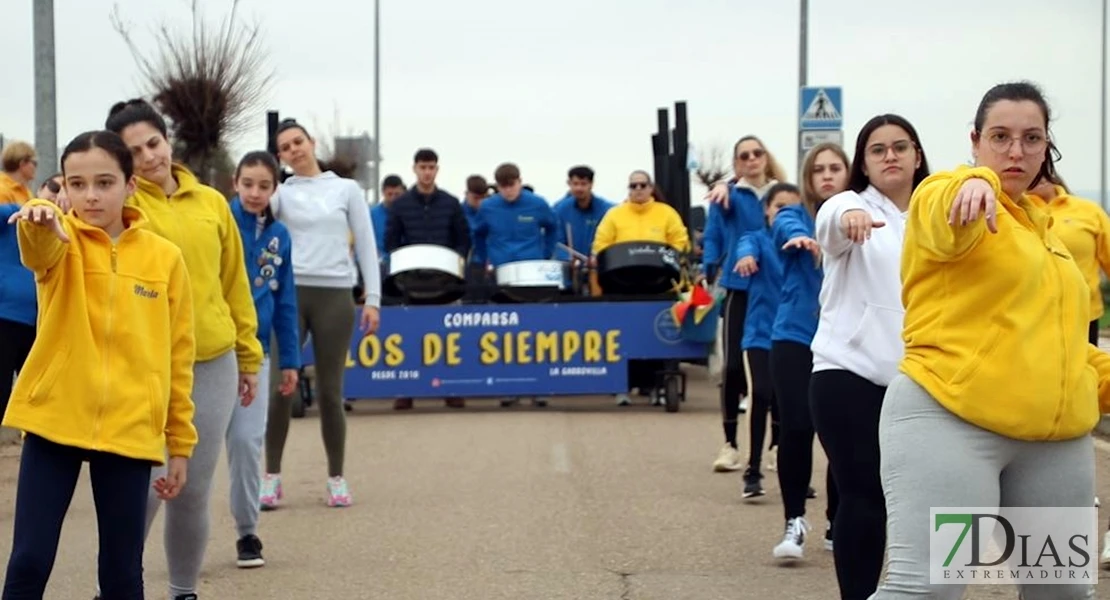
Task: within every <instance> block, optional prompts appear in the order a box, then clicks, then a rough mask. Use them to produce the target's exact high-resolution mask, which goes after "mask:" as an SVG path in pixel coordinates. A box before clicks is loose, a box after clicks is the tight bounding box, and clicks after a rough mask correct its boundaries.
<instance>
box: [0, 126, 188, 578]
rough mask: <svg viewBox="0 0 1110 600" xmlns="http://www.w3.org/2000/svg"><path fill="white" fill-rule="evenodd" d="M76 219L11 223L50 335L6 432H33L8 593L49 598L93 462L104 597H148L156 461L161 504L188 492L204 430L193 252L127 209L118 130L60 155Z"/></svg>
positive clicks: (26, 210)
mask: <svg viewBox="0 0 1110 600" xmlns="http://www.w3.org/2000/svg"><path fill="white" fill-rule="evenodd" d="M61 162H62V169H63V172H64V174H65V181H66V184H65V185H66V188H68V194H69V197H70V198H71V199H72V201H73V212H71V213H70V214H68V215H64V216H63V214H62V211H61V210H60V209H59V208H58V207H57V206H55V205H54V204H52V203H50V202H48V201H46V200H32V201H30V202H29V203H27V204H26V205H25V206H23V207H22V208H21V209H20V211H19V212H18V213H16V214H14V215H12V217H11V219H10V221H11V222H13V223H14V222H18V228H19V230H18V235H19V249H20V253H21V256H22V258H23V263H24V264H25V265H27V268H29V269H31V270H32V271H34V273H35V277H36V279H37V281H38V292H39V307H40V310H39V331H38V337H37V338H36V340H35V343H34V346H33V347H32V348H31V353H30V355H29V356H28V358H27V363H26V365H25V366H24V369H23V371H22V372H21V373H20V376H19V381H18V382H17V383H16V386H15V390H14V391H13V392H12V398H11V403H10V404H9V405H8V411H7V415H6V417H5V418H4V425H6V426H8V427H12V428H15V429H20V430H22V431H24V432H25V433H26V440H25V441H24V444H23V454H22V457H21V458H20V468H19V484H18V485H19V488H18V492H17V493H16V505H15V535H14V541H13V544H12V553H11V558H10V559H9V562H8V570H7V577H6V578H5V580H4V593H3V597H4V598H42V597H43V593H44V592H45V590H46V583H47V579H49V576H50V571H51V568H52V566H53V564H54V556H55V554H56V553H57V550H58V538H59V536H60V534H61V529H62V521H63V519H64V517H65V514H66V512H67V510H68V508H69V504H70V500H71V499H72V497H73V490H74V487H75V486H76V485H77V477H78V475H79V474H80V473H81V465H82V463H85V462H88V463H89V474H90V477H91V479H92V490H93V498H94V500H95V501H96V517H97V521H98V522H100V523H101V524H110V525H108V526H102V527H100V550H101V553H100V559H99V560H100V566H99V573H100V578H101V579H100V583H101V586H102V588H103V590H104V596H105V597H106V598H142V597H143V573H142V568H143V538H144V537H145V531H146V519H145V518H144V514H145V512H146V503H147V495H148V490H149V489H150V488H151V484H150V478H151V465H161V464H163V463H164V462H165V461H166V454H167V452H168V454H169V457H170V458H169V468H168V471H167V474H166V476H164V477H160V478H157V479H156V480H155V481H154V485H153V489H154V493H155V494H157V495H158V497H160V498H163V499H167V500H168V499H171V498H174V497H176V496H177V495H178V493H179V492H180V491H181V490H182V489H183V486H184V485H185V472H186V462H187V460H188V458H189V456H190V455H191V454H192V452H193V447H194V446H195V445H196V443H197V432H196V429H194V427H193V424H192V419H193V403H192V401H191V400H190V397H189V393H190V388H192V385H193V356H194V352H195V347H194V342H193V304H192V296H191V291H190V287H189V277H188V274H187V272H186V269H185V261H184V260H183V259H182V257H181V252H180V251H179V250H178V249H177V248H176V247H175V246H174V245H173V244H171V243H170V242H167V241H166V240H164V239H162V238H161V237H160V236H158V235H156V234H154V233H153V232H151V231H149V230H147V229H146V220H145V219H144V217H143V214H142V212H140V211H138V210H136V209H134V208H131V207H125V206H124V201H125V200H126V199H127V196H128V195H130V194H131V192H132V190H133V189H134V185H135V184H134V179H133V178H132V161H131V153H130V151H129V150H128V149H127V147H126V146H124V144H123V141H122V140H121V139H120V138H119V136H117V135H115V134H114V133H111V132H107V131H93V132H88V133H83V134H81V135H79V136H77V138H75V139H74V140H73V141H72V142H70V143H69V145H68V146H67V147H66V149H65V151H64V152H63V153H62V161H61Z"/></svg>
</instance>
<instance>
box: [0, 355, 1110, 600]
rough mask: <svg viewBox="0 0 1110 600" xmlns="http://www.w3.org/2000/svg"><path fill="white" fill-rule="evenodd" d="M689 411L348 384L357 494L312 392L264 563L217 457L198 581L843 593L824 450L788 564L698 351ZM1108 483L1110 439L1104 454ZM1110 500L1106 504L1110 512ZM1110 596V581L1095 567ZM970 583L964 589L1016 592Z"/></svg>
mask: <svg viewBox="0 0 1110 600" xmlns="http://www.w3.org/2000/svg"><path fill="white" fill-rule="evenodd" d="M690 385H691V389H690V400H689V402H688V403H687V404H686V405H685V406H684V407H683V410H682V412H680V413H678V414H666V413H664V412H663V411H662V409H660V408H651V407H648V406H646V405H645V404H644V403H643V402H642V401H641V403H640V404H639V405H635V406H632V407H629V408H618V407H616V406H614V405H613V404H612V401H611V399H609V398H578V399H562V400H558V399H557V400H556V401H554V402H553V403H552V405H551V406H550V407H548V408H546V409H536V408H532V407H529V406H523V407H517V408H513V409H501V408H499V407H497V406H496V403H495V402H493V401H484V402H483V401H479V402H472V403H471V404H470V406H468V407H467V408H466V409H465V410H461V411H460V410H448V409H445V408H443V406H442V402H431V401H428V402H417V407H416V409H415V410H413V411H409V412H405V413H395V412H393V411H392V410H389V405H388V403H379V402H362V403H356V408H355V411H354V412H353V413H350V414H349V416H350V421H349V433H348V455H347V456H348V458H347V465H348V467H347V474H346V475H347V477H348V479H349V481H350V484H351V490H352V492H353V494H354V499H355V506H353V507H351V508H349V509H329V508H326V507H325V506H324V503H323V501H324V480H325V477H326V472H325V468H324V464H325V463H324V455H323V448H322V445H321V442H320V437H319V424H318V421H317V418H316V415H315V411H314V410H310V412H309V414H308V417H307V418H305V419H302V420H297V421H295V422H294V427H293V429H292V432H291V434H290V439H289V449H288V451H287V453H286V456H287V458H286V465H285V473H284V480H285V488H286V498H287V499H286V504H285V506H284V507H283V508H282V509H281V510H279V511H277V512H273V513H266V514H264V515H263V519H262V525H261V531H260V535H261V537H262V540H263V543H264V544H265V550H264V553H265V556H266V559H267V563H268V564H267V565H266V567H264V568H262V569H256V570H250V571H244V570H239V569H237V568H236V567H235V548H234V545H235V532H234V528H233V526H232V522H231V518H230V515H229V514H228V510H227V499H226V495H227V476H226V470H224V469H223V468H222V467H221V470H220V472H219V475H218V481H217V484H216V492H215V496H214V499H213V506H212V515H213V534H212V540H211V544H210V546H209V552H208V556H207V560H206V564H205V569H204V574H203V581H202V584H201V587H200V595H201V598H202V599H206V600H212V599H219V600H233V599H263V598H265V599H278V600H280V599H297V600H305V599H309V598H312V599H327V600H333V599H335V600H340V599H358V600H361V599H388V600H405V599H414V600H415V599H420V600H426V599H437V600H440V599H459V600H462V599H475V600H494V599H502V598H504V599H514V600H515V599H522V598H527V599H529V600H532V599H548V598H550V599H571V598H573V599H595V598H596V599H614V600H616V599H632V600H685V599H690V600H714V599H718V598H720V599H728V600H736V599H746V598H752V599H757V598H758V599H777V598H782V599H792V600H817V599H822V600H825V599H829V598H835V597H837V592H836V579H835V575H834V573H833V570H832V555H831V553H829V552H826V551H824V550H823V549H822V547H821V539H820V538H821V536H822V534H823V531H824V527H825V519H824V508H825V499H824V493H823V490H824V481H823V478H824V472H825V467H824V464H825V463H824V457H823V456H822V455H821V452H820V449H817V450H816V454H817V460H816V461H815V473H814V482H813V486H814V487H815V488H816V489H818V490H820V491H821V494H820V496H819V497H818V499H817V500H811V501H810V510H809V512H810V520H811V524H812V526H813V533H812V535H813V537H812V538H811V540H812V541H811V543H810V544H808V546H809V547H808V548H807V549H806V551H807V560H805V561H804V562H802V563H800V564H798V565H796V566H793V567H781V566H776V564H775V563H774V561H773V559H772V558H771V548H772V547H773V546H774V544H776V543H777V542H778V540H779V538H780V536H781V532H782V526H783V519H782V509H781V505H780V503H779V494H778V491H777V487H778V486H777V482H776V480H775V478H774V473H773V472H767V473H765V475H767V478H766V480H765V486H766V487H767V491H768V493H767V495H766V496H764V497H763V499H762V500H761V501H760V502H756V503H745V502H744V501H742V500H741V498H740V475H739V473H738V472H737V473H731V474H715V473H712V472H711V468H710V464H711V462H712V460H713V458H714V457H715V455H716V452H717V450H718V448H719V447H720V445H721V439H722V438H721V431H720V424H719V417H718V413H717V408H716V405H717V399H716V386H715V385H713V384H712V383H710V382H708V381H707V380H706V376H705V373H704V370H702V369H699V368H692V369H691V382H690ZM17 468H18V447H17V446H8V447H5V448H2V449H0V523H2V524H3V527H4V530H5V531H4V533H3V534H0V556H4V557H6V556H7V555H8V551H9V547H10V534H9V533H7V532H8V531H10V526H11V519H12V506H13V502H14V492H15V477H16V473H17ZM1098 469H1099V478H1098V480H1099V482H1100V485H1099V490H1100V495H1101V496H1102V497H1103V498H1108V499H1110V454H1108V453H1107V452H1106V451H1100V452H1099V455H1098ZM1105 518H1106V514H1105V512H1104V513H1103V516H1102V519H1103V520H1105ZM155 533H156V535H153V536H152V538H151V540H150V542H149V544H148V546H147V560H146V564H147V569H146V579H147V589H148V595H149V597H151V598H163V597H165V596H164V594H165V591H164V590H165V583H166V567H165V561H164V558H163V556H164V555H163V552H162V541H161V517H159V520H158V522H156V524H155ZM95 548H96V524H95V518H94V513H93V506H92V499H91V495H90V492H89V486H88V483H87V481H83V482H82V483H81V484H79V486H78V492H77V495H76V497H75V498H74V501H73V504H72V508H71V509H70V513H69V516H68V519H67V521H66V525H65V529H64V533H63V539H62V544H61V548H60V551H59V554H58V561H57V564H56V566H55V569H54V576H53V579H52V581H51V584H50V588H49V590H48V592H47V595H46V598H48V599H66V600H72V599H78V600H79V599H82V598H90V597H91V596H92V594H91V592H92V590H93V585H94V580H95V555H96V552H95ZM1099 589H1100V592H1101V593H1100V595H1102V596H1106V597H1110V583H1106V582H1105V580H1104V583H1102V584H1101V585H1100V586H1099ZM1015 596H1016V594H1015V592H1014V590H1013V589H1012V588H1009V587H1001V586H977V587H975V588H974V589H972V591H971V592H970V593H969V594H968V596H967V597H968V598H973V599H987V598H1014V597H1015Z"/></svg>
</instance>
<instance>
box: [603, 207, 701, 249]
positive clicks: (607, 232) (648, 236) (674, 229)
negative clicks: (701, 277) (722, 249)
mask: <svg viewBox="0 0 1110 600" xmlns="http://www.w3.org/2000/svg"><path fill="white" fill-rule="evenodd" d="M622 242H656V243H659V244H667V245H668V246H671V247H673V248H675V249H676V250H678V251H680V252H686V251H687V250H689V249H690V234H689V233H688V232H687V231H686V225H685V224H683V223H682V217H681V216H680V215H679V214H678V211H676V210H675V209H674V208H672V207H671V205H669V204H664V203H662V202H656V201H655V199H654V198H652V199H651V200H648V201H647V202H645V203H643V204H637V203H635V202H632V201H631V200H626V201H624V202H622V203H621V204H618V205H617V206H614V207H613V208H611V209H609V211H608V212H606V213H605V216H604V217H602V218H601V223H598V225H597V231H596V232H594V244H593V247H592V249H591V252H592V253H593V254H594V255H595V256H596V255H597V254H598V253H600V252H601V251H602V250H605V249H606V248H608V247H609V246H612V245H613V244H620V243H622Z"/></svg>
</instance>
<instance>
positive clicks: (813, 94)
mask: <svg viewBox="0 0 1110 600" xmlns="http://www.w3.org/2000/svg"><path fill="white" fill-rule="evenodd" d="M798 105H799V107H800V108H801V115H800V118H799V128H800V129H803V130H814V129H818V130H820V129H841V128H843V127H844V105H843V104H842V96H841V88H839V87H804V88H802V89H801V102H799V104H798Z"/></svg>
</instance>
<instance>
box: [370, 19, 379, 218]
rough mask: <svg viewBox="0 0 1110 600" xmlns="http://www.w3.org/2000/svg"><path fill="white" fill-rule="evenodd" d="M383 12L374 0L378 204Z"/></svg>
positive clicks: (374, 184) (375, 189)
mask: <svg viewBox="0 0 1110 600" xmlns="http://www.w3.org/2000/svg"><path fill="white" fill-rule="evenodd" d="M381 20H382V12H381V0H374V154H373V156H372V157H371V158H373V159H374V168H373V169H372V170H371V173H372V174H373V179H372V180H371V185H370V188H371V193H372V194H373V196H372V197H373V198H374V204H377V203H378V202H379V201H380V199H379V198H378V193H379V190H378V188H379V182H380V181H381V173H380V170H381V157H382V153H381V149H382V142H381V136H382V130H381V127H380V120H381V113H382V108H381V107H382V93H381V89H382V85H381V80H382V78H381V51H382V42H381V39H382V28H381Z"/></svg>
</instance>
